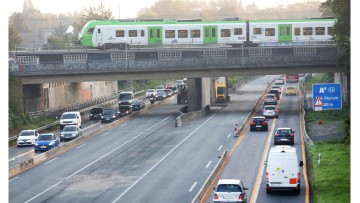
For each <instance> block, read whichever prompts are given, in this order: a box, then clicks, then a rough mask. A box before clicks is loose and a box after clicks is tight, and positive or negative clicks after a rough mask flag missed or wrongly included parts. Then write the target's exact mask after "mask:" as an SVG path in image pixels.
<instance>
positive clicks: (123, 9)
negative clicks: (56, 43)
mask: <svg viewBox="0 0 360 203" xmlns="http://www.w3.org/2000/svg"><path fill="white" fill-rule="evenodd" d="M156 1H157V0H117V1H116V0H100V1H99V0H60V1H56V0H32V3H33V4H34V6H35V7H36V8H37V9H39V10H40V11H41V12H42V13H54V14H59V13H67V12H73V11H76V10H77V11H80V10H82V9H84V8H89V7H90V6H98V5H100V3H101V2H102V3H103V4H104V5H105V8H111V10H112V13H113V16H114V17H115V18H119V10H120V18H133V17H135V16H136V15H137V12H138V11H139V10H140V9H141V8H145V7H150V6H151V5H152V4H153V3H154V2H156ZM207 1H210V0H207ZM311 1H320V2H324V1H325V0H243V1H242V2H243V4H244V5H248V4H252V3H255V4H257V6H258V7H259V8H266V7H276V6H278V5H280V4H281V5H284V6H285V5H286V4H293V3H304V2H311ZM9 2H10V4H9V12H10V13H9V15H11V13H12V12H22V8H23V5H24V0H9ZM55 2H59V3H55ZM60 2H61V3H60Z"/></svg>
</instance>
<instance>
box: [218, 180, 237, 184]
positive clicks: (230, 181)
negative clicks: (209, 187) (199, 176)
mask: <svg viewBox="0 0 360 203" xmlns="http://www.w3.org/2000/svg"><path fill="white" fill-rule="evenodd" d="M222 184H238V185H239V184H240V180H239V179H220V180H219V182H218V185H222Z"/></svg>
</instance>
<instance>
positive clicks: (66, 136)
mask: <svg viewBox="0 0 360 203" xmlns="http://www.w3.org/2000/svg"><path fill="white" fill-rule="evenodd" d="M81 135H82V130H81V129H80V128H79V127H78V126H77V125H67V126H65V127H64V129H63V130H62V131H61V133H60V142H62V141H64V140H72V139H75V138H78V137H80V136H81Z"/></svg>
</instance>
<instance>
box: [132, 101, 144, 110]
mask: <svg viewBox="0 0 360 203" xmlns="http://www.w3.org/2000/svg"><path fill="white" fill-rule="evenodd" d="M144 108H145V103H144V101H143V100H141V99H135V100H134V101H133V103H132V110H134V111H139V110H141V109H144Z"/></svg>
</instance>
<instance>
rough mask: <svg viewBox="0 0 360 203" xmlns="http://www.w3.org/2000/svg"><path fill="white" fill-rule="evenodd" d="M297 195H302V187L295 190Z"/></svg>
mask: <svg viewBox="0 0 360 203" xmlns="http://www.w3.org/2000/svg"><path fill="white" fill-rule="evenodd" d="M295 194H297V195H298V194H300V187H299V189H296V190H295Z"/></svg>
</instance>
